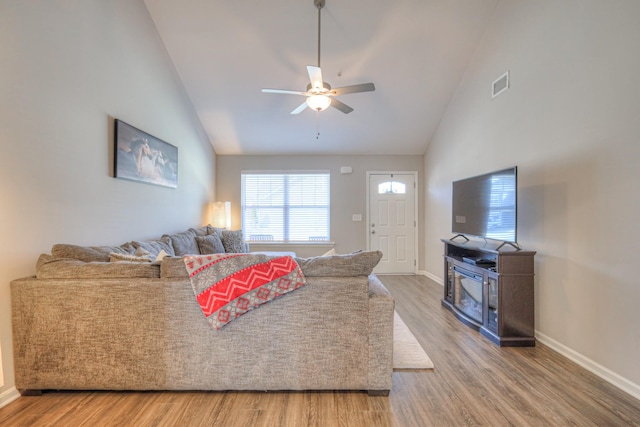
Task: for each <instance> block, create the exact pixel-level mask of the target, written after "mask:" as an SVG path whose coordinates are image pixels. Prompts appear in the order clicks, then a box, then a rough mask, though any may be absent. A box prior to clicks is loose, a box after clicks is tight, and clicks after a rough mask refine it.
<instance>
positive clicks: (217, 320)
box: [184, 254, 307, 329]
mask: <svg viewBox="0 0 640 427" xmlns="http://www.w3.org/2000/svg"><path fill="white" fill-rule="evenodd" d="M184 263H185V266H186V267H187V272H188V273H189V278H190V279H191V287H192V288H193V292H194V293H195V296H196V300H197V301H198V304H199V305H200V308H201V309H202V312H203V313H204V316H205V317H206V318H207V321H208V322H209V323H210V324H211V326H213V327H214V328H216V329H220V328H222V327H223V326H224V325H226V324H228V323H229V322H231V321H232V320H234V319H237V318H238V317H240V316H242V315H243V314H245V313H247V312H249V311H250V310H253V309H254V308H256V307H259V306H260V305H262V304H264V303H267V302H269V301H272V300H274V299H275V298H277V297H279V296H281V295H284V294H286V293H288V292H291V291H293V290H295V289H298V288H299V287H301V286H304V285H305V284H306V283H307V282H306V280H305V278H304V275H303V274H302V270H300V266H298V263H297V262H296V261H295V260H294V259H293V258H292V257H290V256H283V257H272V256H267V255H259V254H212V255H187V256H185V257H184Z"/></svg>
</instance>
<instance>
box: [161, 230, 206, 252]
mask: <svg viewBox="0 0 640 427" xmlns="http://www.w3.org/2000/svg"><path fill="white" fill-rule="evenodd" d="M196 235H197V234H196V230H194V229H192V228H191V229H189V230H187V231H183V232H182V233H175V234H165V235H164V236H162V237H168V238H169V239H171V245H172V246H173V252H174V253H175V255H176V256H182V255H197V254H198V245H197V244H196V241H195V239H194V237H196Z"/></svg>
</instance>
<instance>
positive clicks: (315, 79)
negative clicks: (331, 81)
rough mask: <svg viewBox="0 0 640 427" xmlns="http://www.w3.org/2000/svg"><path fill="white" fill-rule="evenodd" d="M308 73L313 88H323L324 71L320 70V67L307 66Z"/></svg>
mask: <svg viewBox="0 0 640 427" xmlns="http://www.w3.org/2000/svg"><path fill="white" fill-rule="evenodd" d="M307 71H308V72H309V80H310V81H311V87H312V88H314V89H321V88H323V87H324V80H322V70H320V67H315V66H313V65H307Z"/></svg>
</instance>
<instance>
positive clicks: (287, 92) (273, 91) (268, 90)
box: [262, 89, 306, 95]
mask: <svg viewBox="0 0 640 427" xmlns="http://www.w3.org/2000/svg"><path fill="white" fill-rule="evenodd" d="M262 92H265V93H285V94H289V95H304V94H306V92H300V91H299V90H286V89H262Z"/></svg>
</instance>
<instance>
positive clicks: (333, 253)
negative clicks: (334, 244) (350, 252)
mask: <svg viewBox="0 0 640 427" xmlns="http://www.w3.org/2000/svg"><path fill="white" fill-rule="evenodd" d="M335 254H336V250H335V249H333V248H331V249H329V250H328V251H327V252H325V253H323V254H322V255H320V256H331V255H335Z"/></svg>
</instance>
